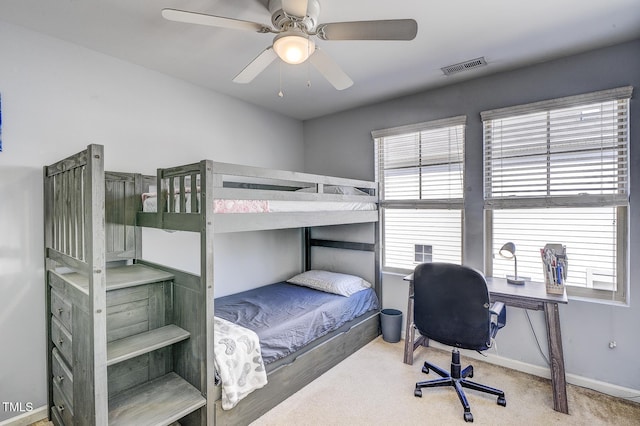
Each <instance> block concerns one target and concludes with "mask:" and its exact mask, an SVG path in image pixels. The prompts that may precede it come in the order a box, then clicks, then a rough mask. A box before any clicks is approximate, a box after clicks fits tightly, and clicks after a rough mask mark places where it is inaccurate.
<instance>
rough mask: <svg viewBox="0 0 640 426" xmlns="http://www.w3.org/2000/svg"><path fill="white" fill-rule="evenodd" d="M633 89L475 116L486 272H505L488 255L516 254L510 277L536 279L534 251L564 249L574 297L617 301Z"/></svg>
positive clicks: (623, 268) (621, 293) (623, 271)
mask: <svg viewBox="0 0 640 426" xmlns="http://www.w3.org/2000/svg"><path fill="white" fill-rule="evenodd" d="M632 90H633V88H632V87H622V88H618V89H612V90H605V91H600V92H594V93H590V94H585V95H578V96H571V97H566V98H561V99H554V100H549V101H543V102H536V103H533V104H527V105H519V106H515V107H509V108H502V109H498V110H492V111H485V112H483V113H481V116H482V119H483V127H484V193H485V194H484V195H485V209H487V210H488V211H489V212H488V214H487V218H488V220H487V227H488V228H487V229H488V232H487V237H488V238H487V239H488V242H489V245H488V249H489V250H491V251H492V253H493V256H488V257H487V259H488V261H489V262H490V264H488V265H487V268H486V269H487V270H488V271H489V272H490V273H491V274H492V275H494V276H505V275H507V274H513V264H512V262H510V261H506V260H505V259H502V258H501V257H499V256H496V255H495V253H497V252H498V250H499V249H500V247H501V246H502V244H504V243H505V242H507V241H513V242H515V244H516V246H517V249H518V254H517V255H518V273H519V275H522V276H525V277H529V278H531V279H533V280H534V281H543V274H542V263H541V260H540V251H539V250H540V248H542V247H544V245H545V244H546V243H560V244H563V245H566V247H567V255H568V258H569V267H568V276H567V280H566V284H567V286H568V292H569V294H570V295H573V296H582V297H588V298H598V299H609V300H616V301H624V300H625V297H626V296H625V294H626V290H625V283H626V281H627V278H626V277H627V260H626V259H627V251H628V250H627V238H628V237H627V235H628V222H627V217H628V213H627V210H628V209H627V206H628V203H629V199H628V197H629V191H628V184H629V179H628V175H629V173H628V172H629V165H628V150H629V99H630V97H631V94H632Z"/></svg>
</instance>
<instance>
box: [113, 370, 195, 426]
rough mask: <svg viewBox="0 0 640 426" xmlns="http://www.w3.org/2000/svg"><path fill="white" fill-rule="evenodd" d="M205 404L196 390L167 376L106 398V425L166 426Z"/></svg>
mask: <svg viewBox="0 0 640 426" xmlns="http://www.w3.org/2000/svg"><path fill="white" fill-rule="evenodd" d="M205 404H206V400H205V398H204V397H203V396H202V395H201V393H200V391H199V390H197V389H196V388H195V387H193V386H191V385H190V384H189V383H187V381H186V380H184V379H183V378H181V377H180V376H178V375H177V374H176V373H169V374H166V375H164V376H162V377H159V378H157V379H154V380H152V381H150V382H147V383H144V384H142V385H140V386H136V387H134V388H132V389H129V390H127V391H125V392H122V393H120V394H118V395H116V396H115V397H113V398H111V399H109V425H110V426H120V425H121V426H130V425H136V426H147V425H148V426H151V425H156V426H162V425H170V424H171V423H173V422H175V421H177V420H179V419H181V418H182V417H184V416H186V415H187V414H189V413H191V412H193V411H195V410H197V409H198V408H200V407H203V406H204V405H205Z"/></svg>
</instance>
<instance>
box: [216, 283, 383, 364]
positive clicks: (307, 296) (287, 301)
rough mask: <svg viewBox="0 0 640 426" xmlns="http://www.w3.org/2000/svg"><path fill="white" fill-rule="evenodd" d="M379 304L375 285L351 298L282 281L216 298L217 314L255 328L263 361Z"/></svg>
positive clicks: (267, 360) (273, 358)
mask: <svg viewBox="0 0 640 426" xmlns="http://www.w3.org/2000/svg"><path fill="white" fill-rule="evenodd" d="M378 308H379V304H378V298H377V297H376V294H375V292H374V291H373V289H366V290H362V291H359V292H357V293H354V294H352V295H351V296H350V297H345V296H340V295H337V294H332V293H325V292H322V291H318V290H314V289H310V288H307V287H301V286H298V285H295V284H289V283H286V282H280V283H275V284H270V285H267V286H264V287H259V288H255V289H253V290H248V291H244V292H241V293H236V294H232V295H229V296H224V297H220V298H217V299H215V315H216V316H217V317H220V318H223V319H226V320H227V321H231V322H233V323H236V324H238V325H241V326H243V327H246V328H248V329H250V330H253V331H255V332H256V334H257V335H258V337H259V338H260V347H261V349H262V359H263V361H264V363H265V364H269V363H271V362H274V361H276V360H278V359H280V358H283V357H285V356H287V355H289V354H291V353H293V352H295V351H296V350H298V349H300V348H302V347H303V346H305V345H307V344H308V343H310V342H311V341H313V340H315V339H317V338H319V337H322V336H324V335H325V334H327V333H330V332H331V331H333V330H336V329H337V328H340V326H342V325H343V324H344V323H346V322H348V321H350V320H352V319H354V318H356V317H358V316H360V315H362V314H364V313H366V312H368V311H371V310H375V309H378Z"/></svg>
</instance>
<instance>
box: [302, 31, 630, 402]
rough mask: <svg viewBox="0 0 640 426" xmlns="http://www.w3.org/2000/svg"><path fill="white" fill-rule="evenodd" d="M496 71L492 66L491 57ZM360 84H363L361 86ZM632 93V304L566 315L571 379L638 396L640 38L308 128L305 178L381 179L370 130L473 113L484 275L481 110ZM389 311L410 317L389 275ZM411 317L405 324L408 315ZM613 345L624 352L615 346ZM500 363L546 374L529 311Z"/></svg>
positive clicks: (474, 253) (469, 133) (476, 232)
mask: <svg viewBox="0 0 640 426" xmlns="http://www.w3.org/2000/svg"><path fill="white" fill-rule="evenodd" d="M488 59H489V63H491V58H488ZM356 84H357V82H356ZM626 85H632V86H635V93H634V96H633V98H634V99H632V101H631V117H632V122H631V188H632V192H633V191H635V192H636V194H635V197H634V194H632V196H631V220H630V223H631V243H630V253H631V259H632V261H631V262H630V268H631V270H630V277H631V290H630V294H631V302H632V303H631V306H629V307H621V306H612V305H606V304H600V303H591V302H583V301H576V300H571V301H570V303H569V305H567V306H562V307H561V309H560V317H561V323H562V337H563V345H564V350H565V363H566V368H567V372H568V373H571V374H575V375H577V376H581V377H583V378H586V379H592V380H595V381H600V382H606V383H610V384H615V385H618V386H622V387H625V388H631V389H636V390H639V389H640V363H638V361H637V359H638V353H640V338H638V332H637V322H638V320H639V319H640V305H639V304H638V303H633V301H634V299H633V297H634V296H636V295H637V293H638V292H640V278H639V277H640V265H639V264H638V262H634V261H633V259H637V258H638V252H639V250H640V229H639V227H640V225H639V224H640V221H639V219H640V213H639V211H640V189H639V188H640V102H639V101H638V100H637V99H638V97H639V96H640V93H639V91H640V40H638V41H635V42H630V43H625V44H620V45H617V46H613V47H609V48H605V49H600V50H596V51H592V52H589V53H585V54H580V55H576V56H571V57H566V58H563V59H558V60H554V61H550V62H546V63H541V64H537V65H535V66H530V67H527V68H522V69H518V70H514V71H510V72H503V73H500V74H495V75H492V76H488V77H483V78H477V79H474V80H471V81H468V82H463V83H458V84H454V85H450V86H446V87H442V88H438V89H435V90H429V91H425V92H422V93H418V94H415V95H411V96H406V97H401V98H398V99H394V100H390V101H388V102H383V103H379V104H375V105H370V106H365V107H362V108H357V109H353V110H349V111H345V112H341V113H339V114H334V115H330V116H326V117H322V118H318V119H314V120H309V121H306V122H305V123H304V141H305V152H304V156H305V170H306V171H308V172H311V173H326V174H332V175H336V176H344V177H353V178H359V179H374V165H373V158H374V157H373V156H374V152H373V142H372V140H371V133H370V132H371V131H372V130H375V129H384V128H388V127H394V126H400V125H405V124H411V123H417V122H422V121H429V120H434V119H439V118H447V117H452V116H456V115H463V114H466V115H467V129H466V150H465V151H466V152H465V161H466V163H465V164H466V166H465V167H466V170H465V173H466V187H465V231H464V233H465V234H464V248H463V258H464V263H465V264H468V265H470V266H473V267H476V268H479V269H483V267H484V256H486V255H490V254H487V253H484V252H483V200H482V197H483V193H482V122H481V119H480V112H481V111H484V110H488V109H492V108H499V107H506V106H511V105H518V104H523V103H528V102H534V101H539V100H545V99H552V98H558V97H562V96H569V95H575V94H581V93H587V92H591V91H596V90H602V89H609V88H614V87H620V86H626ZM383 283H384V293H383V297H384V305H385V307H392V308H397V309H401V310H403V311H405V310H406V297H407V286H406V283H404V282H403V281H402V279H401V277H398V276H394V275H390V274H385V276H384V278H383ZM530 316H531V319H532V321H533V325H534V330H535V331H536V334H537V335H538V339H539V340H540V341H541V345H542V348H543V351H545V353H546V348H547V346H546V338H545V329H544V319H543V316H542V313H541V312H531V313H530ZM405 318H406V316H405ZM610 340H616V341H617V344H618V346H617V348H615V349H613V350H611V349H609V347H608V343H609V341H610ZM498 355H499V356H501V357H505V358H508V359H511V360H513V361H514V362H522V363H526V364H533V365H537V366H545V364H544V361H543V360H542V358H541V356H540V355H539V352H538V349H537V347H536V345H535V340H534V338H533V335H532V333H531V331H530V329H529V324H528V321H527V320H526V317H525V316H524V311H522V310H519V309H511V310H510V318H509V323H508V326H507V327H506V328H505V329H503V330H502V332H501V333H500V334H499V336H498Z"/></svg>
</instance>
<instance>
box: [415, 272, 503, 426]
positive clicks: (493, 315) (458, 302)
mask: <svg viewBox="0 0 640 426" xmlns="http://www.w3.org/2000/svg"><path fill="white" fill-rule="evenodd" d="M413 286H414V325H415V327H416V328H417V329H418V331H419V332H420V334H422V335H423V336H425V337H427V338H429V339H433V340H435V341H437V342H440V343H443V344H445V345H448V346H453V352H452V354H451V372H450V373H449V372H447V371H445V370H443V369H441V368H440V367H438V366H436V365H433V364H431V363H429V362H425V363H424V366H423V367H422V372H423V373H427V374H428V373H429V370H433V371H435V372H436V373H438V374H439V375H440V376H441V378H438V379H435V380H429V381H424V382H418V383H416V389H415V391H414V395H415V396H417V397H422V388H430V387H439V386H453V387H454V388H455V390H456V392H457V394H458V398H460V402H461V403H462V406H463V407H464V420H465V421H467V422H473V415H472V414H471V408H470V407H469V403H468V402H467V398H466V396H465V394H464V390H463V389H462V388H463V387H464V388H469V389H474V390H478V391H481V392H486V393H489V394H492V395H497V396H498V405H502V406H503V407H504V406H506V405H507V401H506V399H505V396H504V392H503V391H501V390H499V389H494V388H491V387H489V386H485V385H482V384H479V383H475V382H472V381H470V380H468V379H467V378H472V377H473V366H471V365H469V366H468V367H466V368H465V369H463V370H461V368H460V367H461V366H460V352H458V348H462V349H472V350H475V351H483V350H486V349H488V348H489V347H490V346H491V340H492V339H493V338H494V337H495V335H496V333H497V332H498V330H499V329H500V328H502V327H504V325H505V323H506V319H507V312H506V307H505V306H504V303H501V302H496V303H494V304H493V305H490V303H489V291H488V290H487V283H486V281H485V279H484V276H483V275H482V274H481V273H479V272H478V271H476V270H474V269H471V268H468V267H466V266H461V265H455V264H449V263H423V264H421V265H418V266H417V267H416V269H415V271H414V274H413Z"/></svg>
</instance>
